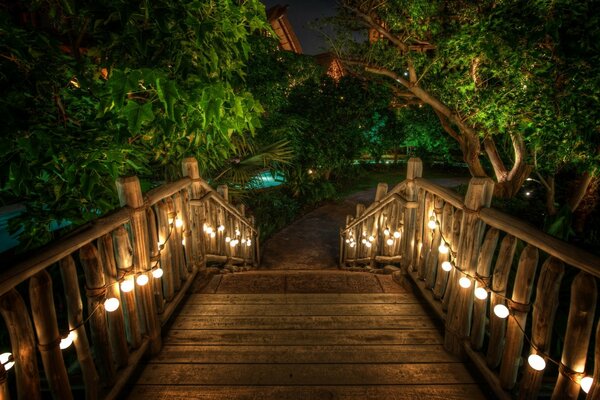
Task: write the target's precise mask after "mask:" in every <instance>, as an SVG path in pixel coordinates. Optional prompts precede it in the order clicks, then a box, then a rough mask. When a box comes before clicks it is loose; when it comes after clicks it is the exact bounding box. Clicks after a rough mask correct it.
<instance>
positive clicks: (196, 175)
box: [181, 157, 206, 268]
mask: <svg viewBox="0 0 600 400" xmlns="http://www.w3.org/2000/svg"><path fill="white" fill-rule="evenodd" d="M181 169H182V172H183V176H187V177H189V178H190V179H191V180H192V184H191V185H190V189H189V190H190V199H199V198H201V197H202V194H203V189H202V179H201V178H200V170H199V168H198V160H196V159H195V158H193V157H188V158H184V159H183V161H182V163H181ZM190 217H191V226H190V229H191V235H192V240H193V242H192V244H191V246H192V248H193V249H194V251H193V254H194V266H193V268H206V257H205V255H206V251H205V248H204V232H203V231H202V226H203V224H204V212H203V207H192V208H191V216H190Z"/></svg>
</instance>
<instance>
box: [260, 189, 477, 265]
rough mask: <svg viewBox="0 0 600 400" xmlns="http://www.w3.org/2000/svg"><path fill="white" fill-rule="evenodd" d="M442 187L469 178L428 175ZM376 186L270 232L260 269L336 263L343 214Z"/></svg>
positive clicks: (364, 200)
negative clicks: (438, 177)
mask: <svg viewBox="0 0 600 400" xmlns="http://www.w3.org/2000/svg"><path fill="white" fill-rule="evenodd" d="M431 181H432V182H434V183H437V184H439V185H441V186H445V187H455V186H458V185H461V184H464V183H467V182H468V178H440V179H431ZM374 198H375V188H373V189H371V190H367V191H363V192H358V193H355V194H353V195H351V196H349V197H347V198H345V199H343V200H340V201H337V202H331V203H328V204H325V205H324V206H322V207H319V208H317V209H316V210H314V211H311V212H309V213H308V214H306V215H304V216H303V217H302V218H300V219H298V220H297V221H295V222H294V223H292V224H291V225H289V226H287V227H285V228H283V229H282V230H281V231H279V232H277V233H276V234H275V235H273V236H272V237H271V238H270V239H269V240H268V241H267V242H266V243H265V244H264V247H263V256H262V261H261V269H271V270H273V269H279V270H282V269H283V270H293V269H297V270H298V269H302V270H307V269H308V270H314V269H333V268H337V265H338V257H339V255H338V251H339V230H340V228H341V227H342V226H344V224H345V222H346V215H348V214H350V215H354V212H355V209H356V204H357V203H363V204H365V205H369V204H371V203H372V202H373V200H374Z"/></svg>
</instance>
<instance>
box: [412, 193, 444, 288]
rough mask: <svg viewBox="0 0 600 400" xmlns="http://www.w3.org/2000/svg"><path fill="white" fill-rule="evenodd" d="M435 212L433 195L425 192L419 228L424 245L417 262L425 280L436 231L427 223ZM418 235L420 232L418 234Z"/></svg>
mask: <svg viewBox="0 0 600 400" xmlns="http://www.w3.org/2000/svg"><path fill="white" fill-rule="evenodd" d="M432 213H433V195H432V194H431V193H429V192H426V193H425V200H424V207H423V215H420V216H418V219H419V220H418V222H417V229H418V230H419V231H421V232H422V233H421V235H422V236H421V237H422V240H421V243H422V246H421V248H420V253H419V258H418V260H417V261H416V263H417V271H418V273H419V279H421V280H425V275H426V267H427V258H428V257H429V253H430V252H431V245H432V242H433V234H434V232H433V231H432V230H431V229H429V228H428V227H427V223H428V222H429V218H430V217H431V214H432ZM417 236H418V234H417ZM438 246H439V245H438Z"/></svg>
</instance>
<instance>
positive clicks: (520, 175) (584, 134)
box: [338, 0, 600, 204]
mask: <svg viewBox="0 0 600 400" xmlns="http://www.w3.org/2000/svg"><path fill="white" fill-rule="evenodd" d="M341 6H342V7H341V17H340V18H339V20H338V22H339V24H340V25H341V26H342V27H343V28H345V29H346V30H349V31H356V30H358V29H362V30H363V31H364V30H365V29H369V30H371V35H370V36H371V38H372V39H378V40H372V41H371V42H363V43H359V44H356V43H352V42H351V41H348V40H347V41H346V43H345V45H342V46H339V48H343V49H344V54H343V55H342V57H343V58H344V59H346V64H347V65H349V66H355V67H360V68H361V69H362V70H363V71H364V72H366V73H368V74H374V75H376V76H379V77H382V78H384V79H386V81H387V82H388V84H390V85H391V86H393V87H394V90H395V92H396V98H397V99H398V100H399V101H406V102H415V101H418V102H422V103H424V104H426V105H428V106H430V107H431V108H432V109H433V110H434V111H435V113H436V114H437V116H438V118H439V120H440V123H441V125H442V126H443V128H444V130H445V131H446V132H447V134H448V135H450V136H451V137H452V138H454V139H455V140H456V141H457V142H458V144H459V146H460V148H461V151H462V153H463V158H464V161H465V162H466V163H467V165H468V166H469V169H470V171H471V174H472V175H473V176H488V175H490V172H489V170H488V169H487V168H486V166H485V164H484V163H482V159H481V157H482V156H483V155H485V157H486V159H487V161H488V164H489V165H490V166H491V169H492V171H493V172H492V173H491V175H493V176H494V177H495V180H496V182H497V184H496V193H495V194H496V195H497V196H502V197H511V196H514V195H515V194H516V193H517V192H518V190H519V188H520V187H521V186H522V184H523V182H524V180H525V179H526V178H527V177H528V176H529V174H530V172H531V170H532V168H533V167H534V165H535V164H534V162H533V161H534V158H533V156H534V155H537V161H538V163H537V168H538V170H539V171H544V170H546V169H548V170H553V171H556V169H557V168H562V166H561V165H563V166H564V164H562V163H558V164H557V163H556V162H555V161H556V160H557V159H558V160H564V161H565V162H567V163H569V164H573V163H575V164H577V165H578V167H577V170H578V171H579V172H580V173H587V174H588V175H589V176H596V174H597V171H598V165H599V164H598V135H597V132H598V124H597V121H598V115H597V112H598V110H599V107H598V106H599V105H600V104H599V103H598V102H599V101H600V96H599V93H600V85H599V82H598V78H597V77H598V74H597V73H594V70H595V69H596V70H597V67H596V65H597V61H598V48H597V46H598V45H597V44H598V43H600V28H598V26H599V25H598V16H597V13H595V12H594V10H595V9H597V8H598V2H597V1H583V2H569V1H558V2H546V1H534V2H532V1H524V0H513V1H505V2H496V1H483V2H463V1H458V0H457V1H454V0H453V1H428V0H394V1H381V0H371V1H354V0H342V1H341ZM584 27H585V28H584ZM582 139H583V140H582ZM561 144H562V145H561ZM557 152H558V154H560V156H559V157H558V158H557V157H556V156H555V155H557ZM542 155H544V157H543V158H542V157H541V156H542ZM546 157H547V158H546ZM550 159H552V160H550ZM545 160H547V161H549V162H548V163H547V164H545V165H543V166H542V165H541V163H542V162H543V161H545ZM582 183H583V185H582V188H581V189H580V190H577V191H575V192H581V191H583V192H585V188H587V187H588V186H589V180H585V179H584V180H582ZM575 203H576V202H574V203H573V204H575Z"/></svg>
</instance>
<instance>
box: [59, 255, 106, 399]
mask: <svg viewBox="0 0 600 400" xmlns="http://www.w3.org/2000/svg"><path fill="white" fill-rule="evenodd" d="M60 274H61V276H62V280H63V286H64V288H65V298H66V299H67V314H68V318H69V328H70V329H74V328H75V327H77V328H76V329H75V330H74V331H73V332H74V333H75V338H74V339H73V345H74V346H75V351H76V352H77V359H78V360H79V366H80V367H81V374H82V375H83V383H84V385H85V398H86V399H87V400H94V399H97V398H98V384H99V379H100V378H99V377H98V372H97V371H96V365H95V364H94V359H93V358H92V352H91V351H90V345H89V342H88V338H87V333H86V331H85V325H84V324H83V304H82V303H81V294H80V293H81V292H80V291H79V282H78V280H77V268H76V267H75V261H74V260H73V257H72V256H71V255H68V256H66V257H65V258H63V259H62V260H60Z"/></svg>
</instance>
